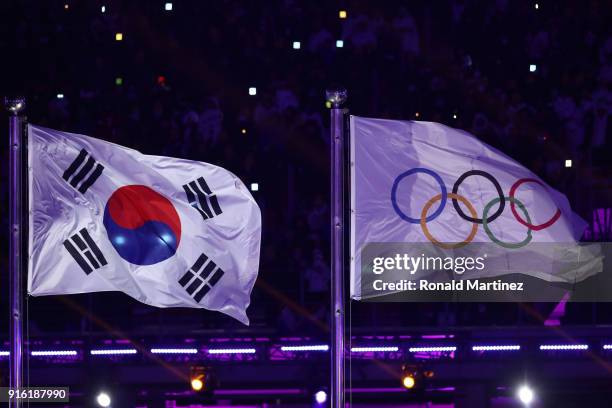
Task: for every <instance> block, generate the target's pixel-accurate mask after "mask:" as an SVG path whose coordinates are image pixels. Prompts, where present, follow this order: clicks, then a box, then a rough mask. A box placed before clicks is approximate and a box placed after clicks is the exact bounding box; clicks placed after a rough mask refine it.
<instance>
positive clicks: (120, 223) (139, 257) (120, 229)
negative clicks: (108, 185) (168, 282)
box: [104, 185, 181, 265]
mask: <svg viewBox="0 0 612 408" xmlns="http://www.w3.org/2000/svg"><path fill="white" fill-rule="evenodd" d="M104 227H105V228H106V233H107V234H108V238H109V239H110V242H111V243H112V244H113V247H115V249H116V250H117V252H118V253H119V255H120V256H121V257H122V258H123V259H125V260H126V261H128V262H130V263H132V264H136V265H153V264H156V263H158V262H161V261H164V260H166V259H168V258H170V257H171V256H173V255H174V254H175V253H176V250H177V248H178V246H179V243H180V241H181V220H180V218H179V216H178V213H177V212H176V209H175V208H174V206H173V205H172V203H171V202H170V200H168V199H167V198H166V197H164V196H163V195H161V194H159V193H157V192H156V191H154V190H153V189H151V188H149V187H147V186H141V185H131V186H124V187H120V188H118V189H117V190H115V192H114V193H113V194H112V195H111V197H110V198H109V199H108V201H107V203H106V208H105V209H104Z"/></svg>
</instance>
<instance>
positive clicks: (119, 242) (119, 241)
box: [114, 235, 125, 245]
mask: <svg viewBox="0 0 612 408" xmlns="http://www.w3.org/2000/svg"><path fill="white" fill-rule="evenodd" d="M114 241H115V244H117V245H123V244H125V237H123V236H121V235H117V236H116V237H115V239H114Z"/></svg>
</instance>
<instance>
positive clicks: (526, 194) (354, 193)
mask: <svg viewBox="0 0 612 408" xmlns="http://www.w3.org/2000/svg"><path fill="white" fill-rule="evenodd" d="M350 142H351V143H350V146H351V152H350V162H351V295H352V296H353V297H354V298H357V299H359V298H360V297H361V286H360V283H361V268H362V265H361V252H362V250H364V248H365V247H366V245H367V244H370V243H431V245H432V246H437V247H439V248H443V249H449V250H452V249H454V248H460V247H463V246H466V245H467V244H469V243H471V242H474V243H489V244H490V245H495V246H497V247H499V248H503V250H504V251H505V252H507V254H511V251H512V250H516V249H519V248H521V250H522V251H523V252H522V256H523V257H524V254H525V251H526V250H527V248H526V247H527V246H529V245H532V246H533V244H534V243H564V244H572V243H575V242H577V240H578V239H579V238H580V236H581V235H582V232H583V230H584V228H585V227H586V223H585V222H584V221H583V220H581V219H580V218H579V217H578V216H577V215H575V214H574V213H573V212H572V211H571V209H570V205H569V203H568V200H567V198H566V197H565V196H564V195H563V194H561V193H559V192H558V191H555V190H554V189H552V188H551V187H550V186H548V185H547V184H546V183H544V182H543V181H542V180H541V179H540V178H538V177H537V176H536V175H535V174H533V173H532V172H530V171H529V170H528V169H526V168H525V167H523V166H522V165H520V164H519V163H517V162H516V161H514V160H512V159H511V158H509V157H508V156H506V155H504V154H503V153H501V152H500V151H498V150H496V149H494V148H492V147H491V146H488V145H487V144H485V143H483V142H481V141H479V140H478V139H477V138H475V137H474V136H472V135H470V134H468V133H466V132H463V131H460V130H457V129H452V128H449V127H447V126H444V125H441V124H438V123H432V122H418V121H394V120H382V119H370V118H361V117H355V116H351V120H350ZM421 247H422V246H421ZM539 248H540V249H541V247H539ZM540 249H538V250H540ZM416 255H421V254H420V253H419V254H416ZM508 256H509V255H508ZM508 256H507V255H506V254H504V258H506V259H505V260H504V262H506V261H507V259H509V258H508ZM551 256H554V254H553V255H551ZM580 256H582V258H581V261H584V262H583V264H582V265H583V269H582V270H580V271H575V270H573V271H564V272H563V271H559V270H555V268H551V269H545V270H540V269H538V268H529V267H525V264H521V265H520V267H519V268H517V270H518V273H522V274H526V275H531V276H533V277H537V278H540V279H544V280H547V281H549V282H561V283H564V282H576V281H580V280H582V279H585V278H586V277H589V276H591V275H593V274H595V273H597V272H599V271H600V270H601V259H600V258H599V257H598V256H597V254H591V253H588V252H586V253H580ZM534 259H535V257H534ZM534 262H535V261H534ZM496 273H497V272H496V271H494V270H493V271H488V275H487V276H489V277H490V276H495V274H496ZM500 274H501V273H500ZM481 276H482V275H481Z"/></svg>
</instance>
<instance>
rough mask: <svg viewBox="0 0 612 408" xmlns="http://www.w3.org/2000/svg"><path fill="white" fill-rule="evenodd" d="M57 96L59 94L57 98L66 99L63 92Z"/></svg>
mask: <svg viewBox="0 0 612 408" xmlns="http://www.w3.org/2000/svg"><path fill="white" fill-rule="evenodd" d="M56 96H57V99H64V94H62V93H58V94H57V95H56Z"/></svg>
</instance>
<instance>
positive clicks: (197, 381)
mask: <svg viewBox="0 0 612 408" xmlns="http://www.w3.org/2000/svg"><path fill="white" fill-rule="evenodd" d="M208 374H209V372H208V371H207V369H206V367H202V366H195V367H191V368H190V369H189V384H190V385H191V389H192V390H194V391H195V392H200V391H203V390H206V388H207V387H208V386H209V384H208V383H209V375H208Z"/></svg>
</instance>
